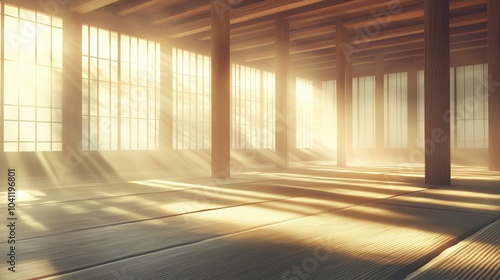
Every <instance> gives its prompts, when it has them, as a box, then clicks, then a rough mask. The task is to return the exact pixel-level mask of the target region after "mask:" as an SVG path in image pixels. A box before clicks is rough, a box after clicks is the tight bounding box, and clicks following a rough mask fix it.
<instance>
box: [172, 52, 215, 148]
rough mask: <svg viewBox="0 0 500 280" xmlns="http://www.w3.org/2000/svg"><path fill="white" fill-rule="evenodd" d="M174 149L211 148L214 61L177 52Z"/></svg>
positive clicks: (174, 91) (174, 94)
mask: <svg viewBox="0 0 500 280" xmlns="http://www.w3.org/2000/svg"><path fill="white" fill-rule="evenodd" d="M172 70H173V148H174V149H179V150H183V149H186V150H187V149H210V143H211V131H210V130H211V125H210V123H211V122H210V119H211V113H210V112H211V108H210V106H211V101H210V96H211V94H210V91H211V89H210V86H211V85H210V58H209V57H208V56H203V55H200V54H196V53H193V52H189V51H185V50H182V49H175V48H174V49H173V67H172Z"/></svg>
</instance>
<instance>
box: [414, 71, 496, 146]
mask: <svg viewBox="0 0 500 280" xmlns="http://www.w3.org/2000/svg"><path fill="white" fill-rule="evenodd" d="M424 90H425V89H424V71H422V70H421V71H418V107H417V108H418V135H417V136H418V143H419V146H420V147H423V145H424V141H425V122H424V117H425V107H424V104H425V100H424V99H425V93H424ZM449 117H450V133H451V136H450V141H451V147H452V148H487V147H488V66H487V64H478V65H469V66H460V67H456V68H453V67H452V68H450V113H449Z"/></svg>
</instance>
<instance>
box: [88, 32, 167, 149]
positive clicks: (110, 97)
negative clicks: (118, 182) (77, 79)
mask: <svg viewBox="0 0 500 280" xmlns="http://www.w3.org/2000/svg"><path fill="white" fill-rule="evenodd" d="M159 64H160V45H159V43H156V42H154V41H150V40H146V39H140V38H136V37H131V36H128V35H123V34H118V33H117V32H113V31H109V30H106V29H102V28H97V27H92V26H88V25H83V27H82V138H83V139H82V150H84V151H115V150H155V149H158V142H159V141H158V139H159V138H158V137H159V133H158V130H159V117H160V112H159V104H160V68H159Z"/></svg>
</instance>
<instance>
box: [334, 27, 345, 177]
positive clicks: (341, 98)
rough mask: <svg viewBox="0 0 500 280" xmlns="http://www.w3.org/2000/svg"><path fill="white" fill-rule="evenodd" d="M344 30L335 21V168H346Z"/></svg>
mask: <svg viewBox="0 0 500 280" xmlns="http://www.w3.org/2000/svg"><path fill="white" fill-rule="evenodd" d="M345 33H346V30H345V29H344V27H343V25H342V20H341V19H340V18H338V19H337V23H336V33H335V37H336V46H335V61H336V74H337V75H336V76H337V77H336V79H335V80H336V85H337V166H339V167H345V166H346V144H345V143H346V141H345V132H346V120H345V115H346V113H345V64H346V54H347V52H346V51H345V50H346V48H344V46H345V44H346V36H345ZM347 55H348V54H347Z"/></svg>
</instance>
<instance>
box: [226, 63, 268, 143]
mask: <svg viewBox="0 0 500 280" xmlns="http://www.w3.org/2000/svg"><path fill="white" fill-rule="evenodd" d="M231 77H232V99H231V100H232V104H231V105H232V133H231V134H232V145H231V146H232V148H233V149H257V148H260V147H261V139H262V138H261V132H262V123H261V120H262V118H261V117H260V116H261V114H262V112H261V109H262V108H261V99H262V96H261V93H262V86H261V71H260V70H257V69H255V68H250V67H246V66H241V65H235V64H233V65H232V75H231Z"/></svg>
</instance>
